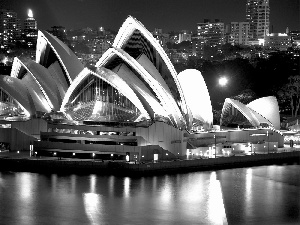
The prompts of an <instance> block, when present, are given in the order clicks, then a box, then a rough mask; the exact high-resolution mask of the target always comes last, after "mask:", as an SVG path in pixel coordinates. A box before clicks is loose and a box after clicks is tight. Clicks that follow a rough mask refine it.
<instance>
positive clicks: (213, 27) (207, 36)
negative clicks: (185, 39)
mask: <svg viewBox="0 0 300 225" xmlns="http://www.w3.org/2000/svg"><path fill="white" fill-rule="evenodd" d="M197 35H198V37H201V38H203V39H204V40H205V44H207V45H210V46H217V45H222V44H224V23H223V22H220V20H218V19H216V20H215V22H213V23H212V22H210V21H209V20H207V19H205V20H204V22H203V23H197Z"/></svg>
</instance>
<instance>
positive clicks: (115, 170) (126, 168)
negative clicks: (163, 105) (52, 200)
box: [0, 151, 300, 176]
mask: <svg viewBox="0 0 300 225" xmlns="http://www.w3.org/2000/svg"><path fill="white" fill-rule="evenodd" d="M285 163H286V164H295V163H296V164H300V151H294V152H282V153H271V154H262V155H250V156H233V157H221V158H216V159H214V158H210V159H193V160H175V161H166V162H158V163H140V164H129V163H125V162H116V161H97V160H95V161H94V160H80V159H72V160H68V159H62V160H58V159H56V158H53V159H49V158H35V157H30V158H29V157H27V158H17V157H3V156H2V157H1V155H0V171H3V172H4V171H13V172H35V173H58V174H100V175H121V176H145V175H156V174H167V173H182V172H190V171H207V170H220V169H230V168H240V167H253V166H263V165H273V164H285Z"/></svg>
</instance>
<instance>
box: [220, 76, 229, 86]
mask: <svg viewBox="0 0 300 225" xmlns="http://www.w3.org/2000/svg"><path fill="white" fill-rule="evenodd" d="M227 83H228V79H227V78H226V77H221V78H220V79H219V84H220V85H221V86H226V85H227Z"/></svg>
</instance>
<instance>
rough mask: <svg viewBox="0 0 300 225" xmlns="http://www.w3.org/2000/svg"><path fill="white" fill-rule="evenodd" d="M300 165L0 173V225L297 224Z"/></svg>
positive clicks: (299, 196) (298, 216)
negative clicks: (148, 172) (124, 173)
mask: <svg viewBox="0 0 300 225" xmlns="http://www.w3.org/2000/svg"><path fill="white" fill-rule="evenodd" d="M299 177H300V166H299V165H288V166H265V167H252V168H239V169H230V170H220V171H207V172H195V173H186V174H175V175H162V176H153V177H151V176H149V177H141V178H131V177H115V176H97V175H88V176H79V175H69V176H60V175H56V174H52V175H43V174H35V173H3V172H0V224H71V223H74V224H300V181H299Z"/></svg>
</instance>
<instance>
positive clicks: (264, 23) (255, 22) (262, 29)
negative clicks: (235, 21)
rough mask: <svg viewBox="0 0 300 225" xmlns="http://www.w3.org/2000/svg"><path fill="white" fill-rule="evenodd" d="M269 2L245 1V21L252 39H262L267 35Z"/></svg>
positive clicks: (266, 0)
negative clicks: (247, 23) (248, 25)
mask: <svg viewBox="0 0 300 225" xmlns="http://www.w3.org/2000/svg"><path fill="white" fill-rule="evenodd" d="M269 18H270V6H269V0H247V3H246V20H247V22H249V24H250V35H251V36H252V38H254V39H263V38H264V37H265V36H266V35H267V34H269V26H270V22H269Z"/></svg>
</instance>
